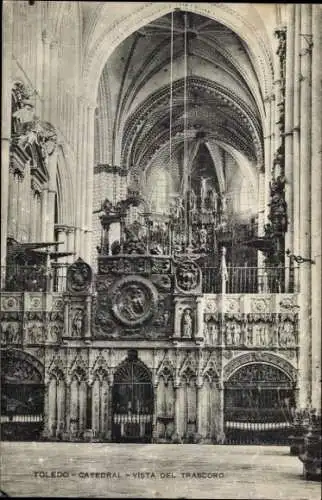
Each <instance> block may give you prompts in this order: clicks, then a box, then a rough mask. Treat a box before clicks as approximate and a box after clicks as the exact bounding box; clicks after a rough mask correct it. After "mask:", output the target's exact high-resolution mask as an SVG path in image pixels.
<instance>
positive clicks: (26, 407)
mask: <svg viewBox="0 0 322 500" xmlns="http://www.w3.org/2000/svg"><path fill="white" fill-rule="evenodd" d="M43 413H44V381H43V367H42V366H41V363H39V361H38V360H36V359H35V358H33V357H32V356H30V355H28V354H26V353H24V352H22V351H17V350H4V351H1V439H2V440H13V441H28V440H32V441H34V440H38V439H39V438H40V434H41V431H42V428H43Z"/></svg>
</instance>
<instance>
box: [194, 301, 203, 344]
mask: <svg viewBox="0 0 322 500" xmlns="http://www.w3.org/2000/svg"><path fill="white" fill-rule="evenodd" d="M196 305H197V312H196V331H195V332H194V336H195V338H196V339H200V340H202V339H203V298H202V297H198V298H197V299H196Z"/></svg>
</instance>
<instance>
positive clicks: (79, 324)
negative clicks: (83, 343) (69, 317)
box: [72, 310, 83, 337]
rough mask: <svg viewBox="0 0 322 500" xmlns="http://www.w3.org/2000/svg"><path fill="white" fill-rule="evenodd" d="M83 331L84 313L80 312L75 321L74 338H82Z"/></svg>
mask: <svg viewBox="0 0 322 500" xmlns="http://www.w3.org/2000/svg"><path fill="white" fill-rule="evenodd" d="M82 330H83V311H81V310H78V311H77V312H76V313H75V316H74V319H73V327H72V336H73V337H81V335H82Z"/></svg>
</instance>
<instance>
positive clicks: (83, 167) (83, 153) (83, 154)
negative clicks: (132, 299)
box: [78, 99, 89, 260]
mask: <svg viewBox="0 0 322 500" xmlns="http://www.w3.org/2000/svg"><path fill="white" fill-rule="evenodd" d="M80 112H81V113H82V115H81V116H82V118H81V124H82V142H81V144H80V158H81V161H80V176H81V190H80V193H81V196H80V197H81V205H80V228H81V246H80V248H79V249H78V253H79V255H80V256H81V257H82V258H83V259H84V260H86V237H85V231H86V230H87V227H86V211H87V206H86V192H87V185H86V184H87V169H88V168H89V166H88V165H87V150H88V144H87V139H88V137H87V126H88V124H87V103H86V101H85V100H84V99H82V108H81V110H80Z"/></svg>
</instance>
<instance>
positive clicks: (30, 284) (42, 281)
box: [1, 263, 70, 292]
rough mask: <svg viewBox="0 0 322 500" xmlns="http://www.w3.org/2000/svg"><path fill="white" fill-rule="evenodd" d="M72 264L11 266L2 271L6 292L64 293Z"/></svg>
mask: <svg viewBox="0 0 322 500" xmlns="http://www.w3.org/2000/svg"><path fill="white" fill-rule="evenodd" d="M69 265H70V264H65V263H64V264H54V265H51V266H50V267H46V266H41V265H29V266H28V265H27V266H20V265H11V266H6V267H5V269H1V271H2V275H5V284H4V290H5V291H8V292H64V291H65V290H66V275H67V268H68V266H69Z"/></svg>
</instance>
